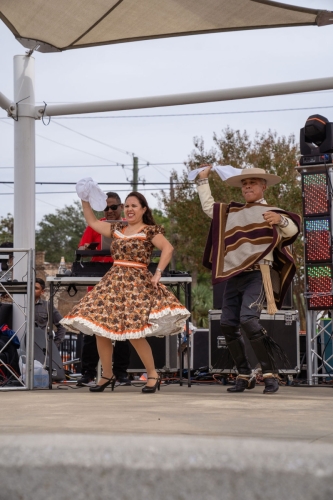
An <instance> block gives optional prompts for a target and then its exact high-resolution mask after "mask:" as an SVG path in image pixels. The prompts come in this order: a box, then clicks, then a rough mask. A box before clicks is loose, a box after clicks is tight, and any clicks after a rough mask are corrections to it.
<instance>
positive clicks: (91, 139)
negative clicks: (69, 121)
mask: <svg viewBox="0 0 333 500" xmlns="http://www.w3.org/2000/svg"><path fill="white" fill-rule="evenodd" d="M53 123H55V125H58V127H63V128H65V129H67V130H70V131H71V132H74V134H77V135H81V136H82V137H85V138H86V139H89V140H90V141H94V142H97V143H98V144H102V145H103V146H106V147H108V148H110V149H114V150H115V151H119V152H120V153H123V154H126V155H129V156H137V157H138V158H141V157H140V156H138V155H136V154H135V153H133V152H129V151H126V150H125V149H121V148H117V147H115V146H111V144H108V143H106V142H103V141H99V140H98V139H95V138H94V137H90V136H89V135H86V134H82V132H78V131H77V130H74V129H72V128H70V127H66V125H62V124H61V123H57V121H56V120H53ZM141 160H144V161H147V162H148V160H145V159H144V158H141ZM148 163H149V162H148Z"/></svg>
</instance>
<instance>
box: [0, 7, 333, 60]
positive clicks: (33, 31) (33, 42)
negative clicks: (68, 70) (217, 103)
mask: <svg viewBox="0 0 333 500" xmlns="http://www.w3.org/2000/svg"><path fill="white" fill-rule="evenodd" d="M0 18H1V19H2V21H3V22H4V23H5V24H6V25H7V27H8V28H9V29H10V30H11V31H12V33H13V34H14V35H15V37H16V39H17V40H18V41H19V42H20V43H21V44H22V45H23V46H24V47H27V48H29V49H35V50H38V51H40V52H55V51H63V50H69V49H77V48H81V47H93V46H97V45H107V44H113V43H122V42H129V41H135V40H148V39H153V38H165V37H174V36H185V35H195V34H200V33H217V32H222V31H236V30H248V29H260V28H274V27H288V26H290V27H293V26H307V25H317V26H324V25H327V24H332V23H333V13H331V12H328V11H323V10H318V9H307V8H302V7H295V6H289V5H286V4H283V3H280V2H274V1H268V0H201V1H200V0H93V1H91V0H55V1H54V0H53V1H52V0H29V1H27V0H15V1H13V0H0Z"/></svg>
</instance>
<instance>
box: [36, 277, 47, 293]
mask: <svg viewBox="0 0 333 500" xmlns="http://www.w3.org/2000/svg"><path fill="white" fill-rule="evenodd" d="M35 282H36V283H39V284H40V286H41V287H42V289H43V290H45V281H44V280H43V279H42V278H36V279H35Z"/></svg>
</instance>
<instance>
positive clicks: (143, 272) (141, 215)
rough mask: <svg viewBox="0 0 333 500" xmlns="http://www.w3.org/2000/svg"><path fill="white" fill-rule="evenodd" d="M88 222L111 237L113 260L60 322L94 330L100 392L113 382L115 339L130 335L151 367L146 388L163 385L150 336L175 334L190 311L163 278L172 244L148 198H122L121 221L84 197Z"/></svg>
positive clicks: (136, 195)
mask: <svg viewBox="0 0 333 500" xmlns="http://www.w3.org/2000/svg"><path fill="white" fill-rule="evenodd" d="M82 207H83V213H84V217H85V219H86V221H87V224H88V225H89V226H90V227H92V228H93V229H94V230H95V231H97V232H98V233H100V234H101V235H103V236H106V237H110V236H111V237H112V243H111V255H112V256H113V259H114V262H113V266H112V268H111V269H110V271H108V273H107V274H106V275H105V276H104V277H103V278H102V279H101V281H100V282H99V283H98V285H96V286H95V288H94V289H93V290H92V291H91V292H90V293H89V294H87V295H86V296H85V297H84V298H83V299H82V300H81V301H80V302H79V303H78V304H77V305H76V306H75V307H74V308H73V310H72V311H71V312H70V313H69V314H68V315H67V316H65V317H64V318H63V320H62V324H64V325H65V326H74V327H75V328H77V329H78V330H80V331H81V332H83V333H85V334H87V335H96V339H97V348H98V352H99V356H100V359H101V363H102V368H103V376H102V377H101V379H100V380H99V381H98V382H97V384H96V386H93V387H90V391H91V392H101V391H103V390H104V389H105V388H106V387H108V386H111V388H112V390H113V388H114V384H115V377H114V376H113V372H112V350H113V346H112V341H113V340H117V341H118V340H120V341H124V340H126V339H128V340H130V342H131V344H132V345H133V347H134V348H135V349H136V351H137V353H138V355H139V357H140V359H141V361H142V363H143V364H144V366H145V368H146V371H147V384H146V385H145V387H143V389H142V392H143V393H154V392H155V391H156V389H159V388H160V378H159V376H158V374H157V372H156V369H155V364H154V358H153V355H152V351H151V348H150V345H149V344H148V342H147V340H146V337H148V336H166V335H174V334H177V333H179V332H181V331H183V329H184V325H185V322H186V319H187V318H188V317H189V316H190V313H189V311H187V309H186V308H185V307H184V306H183V305H182V304H181V303H180V302H179V301H178V300H177V298H176V297H175V296H174V294H173V293H172V292H170V291H169V290H167V288H166V287H165V286H164V285H163V284H161V283H159V281H160V279H161V275H162V272H163V270H164V269H165V267H166V266H167V265H168V263H169V262H170V259H171V256H172V252H173V247H172V245H171V244H170V243H169V241H168V240H167V239H166V238H165V236H164V234H163V233H164V229H163V227H162V226H160V225H156V223H155V221H154V218H153V216H152V213H151V209H150V208H149V206H148V203H147V200H146V198H145V197H144V196H143V195H142V194H141V193H138V192H132V193H130V194H129V195H128V196H127V198H126V200H125V204H124V215H125V218H126V221H127V225H124V223H123V222H115V223H111V224H110V223H108V222H103V221H99V220H97V219H96V217H95V215H94V213H93V210H92V208H91V206H90V204H89V202H87V201H82ZM154 247H156V248H158V249H159V250H161V257H160V261H159V267H158V268H157V269H156V272H155V274H154V275H152V274H151V273H150V272H149V271H148V264H149V262H150V258H151V255H152V251H153V249H154Z"/></svg>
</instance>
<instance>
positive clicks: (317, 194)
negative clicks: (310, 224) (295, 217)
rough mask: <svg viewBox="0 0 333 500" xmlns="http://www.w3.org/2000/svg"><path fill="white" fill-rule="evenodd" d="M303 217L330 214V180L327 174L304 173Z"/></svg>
mask: <svg viewBox="0 0 333 500" xmlns="http://www.w3.org/2000/svg"><path fill="white" fill-rule="evenodd" d="M302 191H303V215H304V216H305V217H306V216H311V215H325V214H329V213H330V206H329V196H328V192H329V190H328V179H327V174H326V172H321V173H309V174H308V173H303V174H302Z"/></svg>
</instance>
